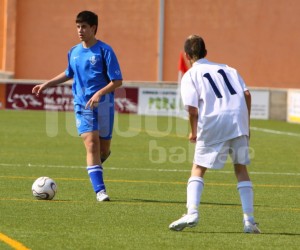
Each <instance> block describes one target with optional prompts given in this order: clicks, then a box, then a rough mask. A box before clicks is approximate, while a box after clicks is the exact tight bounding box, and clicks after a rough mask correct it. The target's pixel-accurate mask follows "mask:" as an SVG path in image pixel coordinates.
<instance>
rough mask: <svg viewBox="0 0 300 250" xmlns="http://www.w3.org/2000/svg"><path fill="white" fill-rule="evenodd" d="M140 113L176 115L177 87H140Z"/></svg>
mask: <svg viewBox="0 0 300 250" xmlns="http://www.w3.org/2000/svg"><path fill="white" fill-rule="evenodd" d="M138 100H139V107H138V114H140V115H159V116H176V113H177V110H178V107H177V106H178V101H177V100H178V99H177V89H168V88H139V98H138Z"/></svg>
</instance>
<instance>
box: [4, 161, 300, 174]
mask: <svg viewBox="0 0 300 250" xmlns="http://www.w3.org/2000/svg"><path fill="white" fill-rule="evenodd" d="M1 166H3V167H32V168H79V169H80V168H82V169H85V168H86V167H84V166H64V165H34V164H30V163H29V164H7V163H0V167H1ZM105 170H112V171H149V172H190V171H191V170H190V169H159V168H158V169H156V168H116V167H106V168H105ZM209 172H210V173H222V174H233V173H234V172H233V171H224V170H209ZM250 174H257V175H290V176H300V173H275V172H251V171H250Z"/></svg>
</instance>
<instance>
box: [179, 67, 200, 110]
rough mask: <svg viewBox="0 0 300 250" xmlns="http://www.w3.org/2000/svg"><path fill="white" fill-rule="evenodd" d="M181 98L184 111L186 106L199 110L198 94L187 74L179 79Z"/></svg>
mask: <svg viewBox="0 0 300 250" xmlns="http://www.w3.org/2000/svg"><path fill="white" fill-rule="evenodd" d="M181 98H182V103H183V105H184V108H185V109H186V110H187V109H188V106H192V107H196V108H199V107H198V103H199V98H198V93H197V90H196V87H195V85H194V84H193V80H192V78H191V76H190V74H189V72H187V73H185V74H184V75H183V77H182V79H181Z"/></svg>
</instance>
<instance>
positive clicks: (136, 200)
mask: <svg viewBox="0 0 300 250" xmlns="http://www.w3.org/2000/svg"><path fill="white" fill-rule="evenodd" d="M111 202H132V203H135V202H139V203H164V204H184V205H185V204H186V202H185V201H170V200H151V199H127V200H123V199H116V200H112V201H111ZM201 205H211V206H234V207H235V206H241V204H238V203H218V202H201Z"/></svg>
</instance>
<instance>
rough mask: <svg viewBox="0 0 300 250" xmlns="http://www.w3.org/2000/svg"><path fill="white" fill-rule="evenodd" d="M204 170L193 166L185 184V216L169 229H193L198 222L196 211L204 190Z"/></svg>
mask: <svg viewBox="0 0 300 250" xmlns="http://www.w3.org/2000/svg"><path fill="white" fill-rule="evenodd" d="M205 171H206V168H204V167H201V166H198V165H196V164H193V168H192V172H191V177H190V178H189V180H188V184H187V204H186V206H187V215H184V216H183V217H182V218H180V219H179V220H177V221H174V222H173V223H171V224H170V226H169V228H170V229H171V230H174V231H181V230H183V229H184V228H186V227H194V226H196V225H197V223H198V221H199V216H198V209H199V205H200V200H201V195H202V192H203V188H204V179H203V177H204V174H205Z"/></svg>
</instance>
